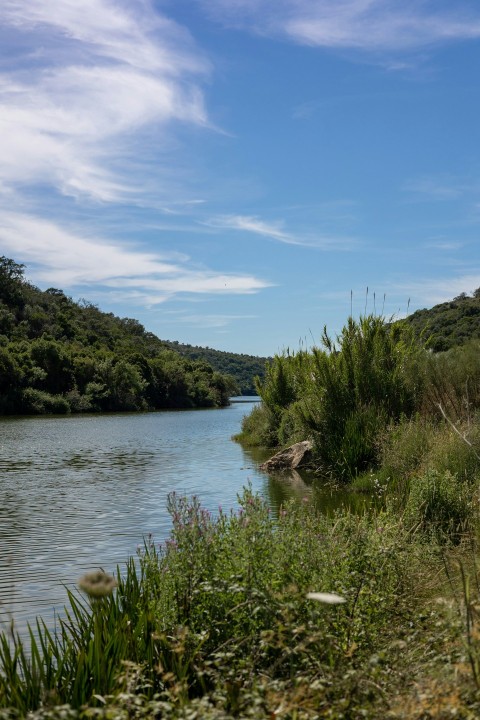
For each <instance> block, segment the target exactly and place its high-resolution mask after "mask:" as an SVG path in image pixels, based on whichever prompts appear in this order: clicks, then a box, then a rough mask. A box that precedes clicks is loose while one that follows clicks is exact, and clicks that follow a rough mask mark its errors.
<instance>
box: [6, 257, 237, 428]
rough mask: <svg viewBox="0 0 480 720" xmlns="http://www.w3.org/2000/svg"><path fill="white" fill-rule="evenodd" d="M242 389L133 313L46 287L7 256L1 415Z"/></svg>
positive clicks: (223, 397)
mask: <svg viewBox="0 0 480 720" xmlns="http://www.w3.org/2000/svg"><path fill="white" fill-rule="evenodd" d="M236 392H238V387H237V386H236V383H235V381H234V380H233V379H232V378H231V377H227V376H226V375H223V374H221V373H219V372H217V371H215V370H214V369H213V368H212V367H211V366H210V365H209V364H208V363H206V362H205V361H204V360H192V359H190V358H186V357H183V356H182V355H180V354H179V353H178V352H175V351H174V350H172V349H171V348H169V347H167V346H166V345H165V343H163V342H162V341H161V340H160V339H159V338H157V337H156V336H155V335H153V334H152V333H149V332H146V331H145V329H144V328H143V326H142V325H141V324H140V323H139V322H138V321H137V320H133V319H131V318H119V317H116V316H115V315H113V314H112V313H104V312H101V311H100V310H99V309H98V308H97V307H96V306H95V305H93V304H92V303H89V302H87V301H80V302H79V303H76V302H74V301H73V300H72V299H71V298H69V297H68V296H67V295H65V294H64V293H63V292H62V290H58V289H56V288H50V289H48V290H46V291H41V290H39V289H38V288H36V287H34V286H33V285H31V284H30V283H29V282H27V281H26V279H25V277H24V266H23V265H20V264H18V263H16V262H15V261H14V260H11V259H9V258H6V257H3V256H2V257H0V413H2V414H11V413H49V412H52V413H66V412H70V411H72V412H85V411H88V412H94V411H100V412H105V411H120V410H148V409H159V408H181V407H218V406H222V405H226V404H228V398H229V396H230V395H231V394H234V393H236Z"/></svg>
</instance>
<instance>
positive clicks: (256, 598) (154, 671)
mask: <svg viewBox="0 0 480 720" xmlns="http://www.w3.org/2000/svg"><path fill="white" fill-rule="evenodd" d="M433 497H435V493H433ZM393 498H394V496H392V502H387V503H386V504H385V509H383V510H376V511H372V513H371V514H366V515H363V516H358V515H354V514H351V513H347V512H342V513H339V514H337V515H335V516H333V517H326V516H322V515H319V514H318V513H317V512H316V511H315V509H314V508H312V507H311V506H310V505H309V504H307V503H299V504H298V503H297V504H293V503H292V504H291V505H288V506H287V507H285V508H284V509H283V510H281V511H280V514H279V517H278V518H273V517H272V516H271V514H270V512H269V510H268V508H267V506H266V505H265V504H264V503H263V501H262V500H261V499H259V498H258V497H257V496H255V495H253V494H252V493H251V492H250V491H249V490H248V489H247V490H245V491H244V493H243V496H242V497H241V498H240V501H241V502H240V510H239V511H238V512H237V513H230V514H226V513H223V512H221V511H220V512H219V514H218V515H217V516H216V517H212V516H211V515H210V514H209V513H208V512H206V511H205V510H203V509H202V508H201V507H200V505H199V503H198V501H197V500H196V499H195V498H194V499H192V500H187V499H186V498H182V497H177V496H175V495H172V496H171V498H170V512H171V515H172V520H173V529H172V532H171V536H170V538H169V539H168V540H167V542H166V543H165V544H163V545H162V546H161V547H160V548H159V547H155V546H153V545H150V546H148V547H146V548H145V551H144V552H143V553H142V554H141V557H140V561H139V563H135V562H134V560H131V561H130V562H129V563H128V565H127V568H126V571H125V572H124V573H123V574H120V573H119V574H118V577H117V579H116V580H117V583H118V586H117V587H116V589H114V590H113V591H112V586H113V585H114V584H115V583H114V582H113V581H112V579H108V578H105V579H103V578H102V577H101V575H100V576H99V577H98V578H95V579H94V581H95V583H96V584H94V587H93V589H89V588H88V587H87V588H86V589H87V591H88V592H89V593H90V596H89V600H88V601H85V602H84V601H81V600H80V599H79V598H78V597H76V596H73V595H72V596H70V609H69V611H68V614H67V616H66V618H65V619H64V620H63V621H61V625H60V629H59V631H58V632H57V634H56V635H53V634H50V633H49V632H48V630H47V629H46V628H45V626H43V625H42V624H41V623H39V624H38V627H37V629H36V633H33V632H32V636H31V642H30V643H29V647H26V648H25V647H24V646H23V645H22V643H21V641H20V639H19V638H16V639H15V641H12V639H11V638H8V637H7V636H5V635H4V636H3V637H2V638H1V639H0V718H2V720H3V719H4V718H8V719H9V720H10V719H12V718H20V717H25V716H27V715H28V716H29V717H30V718H32V719H33V718H38V719H39V720H40V718H45V719H46V718H52V719H53V718H58V719H59V720H60V719H63V718H65V719H69V718H72V719H73V718H97V717H98V718H112V719H113V718H121V719H123V718H125V719H126V718H146V717H148V718H153V717H155V718H172V719H173V718H185V719H187V718H188V719H192V720H193V719H194V718H206V719H207V720H208V719H209V718H212V719H213V718H215V719H217V718H236V717H242V718H243V717H245V718H247V717H251V718H269V719H270V718H285V719H286V718H292V720H293V719H298V720H299V719H300V718H312V719H313V718H331V719H335V720H337V719H338V720H339V719H340V718H351V719H352V720H353V719H354V718H355V719H356V718H397V719H400V718H419V719H420V718H451V717H455V718H477V717H479V715H480V627H479V625H478V620H479V618H478V615H479V612H480V593H479V590H480V588H479V581H478V578H477V574H476V569H475V565H474V556H475V552H474V551H475V533H474V532H473V530H472V529H471V528H470V529H468V528H466V527H465V526H464V525H462V523H463V520H462V522H460V524H458V523H453V522H450V523H448V522H447V523H446V522H445V518H444V515H443V514H442V512H443V510H442V511H441V512H439V511H438V507H441V503H440V505H438V504H437V505H435V502H434V501H429V500H428V494H427V497H423V499H421V501H419V503H418V504H417V506H416V507H417V512H415V510H414V506H413V505H412V504H410V506H409V512H408V513H403V514H399V512H398V505H395V500H394V499H393ZM472 512H473V511H472ZM471 517H472V516H471ZM97 581H98V582H97ZM103 582H105V583H107V584H106V585H102V583H103ZM84 587H85V583H84ZM309 593H313V595H310V596H309ZM342 600H343V601H344V602H342Z"/></svg>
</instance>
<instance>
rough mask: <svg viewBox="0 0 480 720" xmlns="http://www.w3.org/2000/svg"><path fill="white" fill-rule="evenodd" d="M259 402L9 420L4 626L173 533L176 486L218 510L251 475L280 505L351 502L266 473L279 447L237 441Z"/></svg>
mask: <svg viewBox="0 0 480 720" xmlns="http://www.w3.org/2000/svg"><path fill="white" fill-rule="evenodd" d="M252 407H253V404H252V403H235V404H233V405H231V406H230V407H229V408H225V409H223V410H200V411H198V410H195V411H182V412H159V413H146V414H132V415H127V414H122V415H108V416H99V415H92V416H80V417H62V418H54V417H49V418H10V419H2V420H0V624H1V623H2V622H3V623H5V622H7V621H8V620H9V619H10V616H11V615H13V616H14V618H15V622H16V624H17V627H18V628H19V629H20V630H21V629H22V627H23V628H24V627H25V623H26V622H27V621H32V620H33V619H34V617H35V616H36V615H39V614H40V615H42V617H44V618H45V619H46V621H47V622H50V621H51V620H52V618H53V617H54V613H55V612H57V611H58V610H61V608H62V607H63V604H64V602H65V599H66V591H65V587H72V586H73V585H74V583H75V582H76V580H77V578H78V577H79V576H80V575H82V574H83V573H84V572H86V571H88V570H91V569H93V568H97V567H102V568H104V569H105V570H107V571H112V570H114V569H115V566H116V565H117V564H120V565H122V564H123V563H124V562H125V560H126V559H127V558H128V557H129V556H131V555H133V554H135V551H136V548H137V545H138V544H141V543H142V540H143V538H144V537H145V536H147V535H149V534H150V533H151V534H153V537H154V538H155V539H156V540H158V541H160V540H162V539H164V538H165V537H166V535H167V534H168V532H169V530H170V518H169V516H168V514H167V512H166V501H167V496H168V494H169V493H170V492H171V491H172V490H176V491H177V492H179V493H182V494H186V495H192V494H197V495H198V496H199V498H200V500H201V502H202V504H203V505H204V506H205V507H207V508H208V509H209V510H211V511H213V512H215V511H216V510H217V508H218V505H222V507H223V508H224V509H226V510H228V509H229V508H233V507H236V506H237V493H240V492H241V490H242V487H244V486H246V485H247V484H249V483H250V484H251V486H252V489H253V490H254V491H258V492H260V493H261V494H262V495H263V496H264V497H265V498H266V499H267V501H268V502H269V504H270V506H271V507H272V509H273V510H274V512H278V509H279V508H280V506H281V505H283V504H285V503H286V502H287V501H288V499H289V498H290V497H296V498H298V499H299V500H302V498H304V497H306V498H312V500H313V501H314V502H315V503H316V505H317V506H318V507H319V508H321V510H322V512H326V511H330V510H332V509H334V508H336V507H339V506H340V504H342V503H344V502H345V498H346V497H347V502H348V501H349V499H348V496H346V495H345V492H344V490H343V489H341V488H340V489H335V488H332V487H331V486H327V485H326V484H325V483H319V482H318V481H314V480H313V478H312V477H311V476H308V475H305V474H303V473H297V472H293V473H290V474H281V475H276V476H272V477H268V476H267V475H266V474H264V473H262V472H260V471H259V470H258V466H259V464H260V463H261V462H263V461H264V460H266V458H267V457H268V456H269V455H270V454H271V453H269V452H268V451H264V450H263V451H260V450H255V451H249V452H247V451H244V450H243V449H242V448H241V446H240V445H238V444H237V443H234V442H232V441H231V440H230V438H231V436H232V435H234V434H236V433H238V432H239V430H240V424H241V420H242V418H243V416H244V415H245V414H247V413H249V412H250V411H251V409H252ZM356 497H357V498H358V496H356Z"/></svg>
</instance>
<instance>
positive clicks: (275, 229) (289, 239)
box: [203, 215, 301, 245]
mask: <svg viewBox="0 0 480 720" xmlns="http://www.w3.org/2000/svg"><path fill="white" fill-rule="evenodd" d="M203 224H204V225H208V226H209V227H214V228H222V229H229V230H244V231H246V232H251V233H254V234H255V235H262V236H263V237H268V238H271V239H272V240H279V241H280V242H283V243H288V244H289V245H301V243H300V242H299V241H298V240H297V239H296V238H294V237H293V236H292V235H290V234H289V233H286V232H285V231H284V230H283V225H284V223H283V221H282V220H277V221H273V222H265V221H264V220H261V219H260V218H258V217H255V216H253V215H219V216H217V217H214V218H210V219H209V220H205V221H204V222H203Z"/></svg>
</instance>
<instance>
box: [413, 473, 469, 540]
mask: <svg viewBox="0 0 480 720" xmlns="http://www.w3.org/2000/svg"><path fill="white" fill-rule="evenodd" d="M475 515H476V513H475V506H474V502H473V498H472V492H471V490H470V488H469V487H468V485H466V484H464V483H461V482H459V481H458V479H457V477H456V475H452V474H451V473H450V472H449V471H448V470H446V471H445V472H438V471H437V470H429V471H427V472H426V473H425V474H424V475H420V476H419V477H416V478H414V479H412V481H411V484H410V495H409V498H408V501H407V506H406V509H405V523H406V525H407V526H409V527H410V528H411V529H412V530H414V531H419V532H421V533H424V534H425V535H427V536H429V535H434V536H435V537H436V538H437V539H438V540H440V541H441V542H445V541H448V540H451V541H455V542H458V541H459V539H460V538H461V536H462V535H463V534H465V533H466V532H467V531H468V530H469V529H471V528H472V525H473V521H474V518H475Z"/></svg>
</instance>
